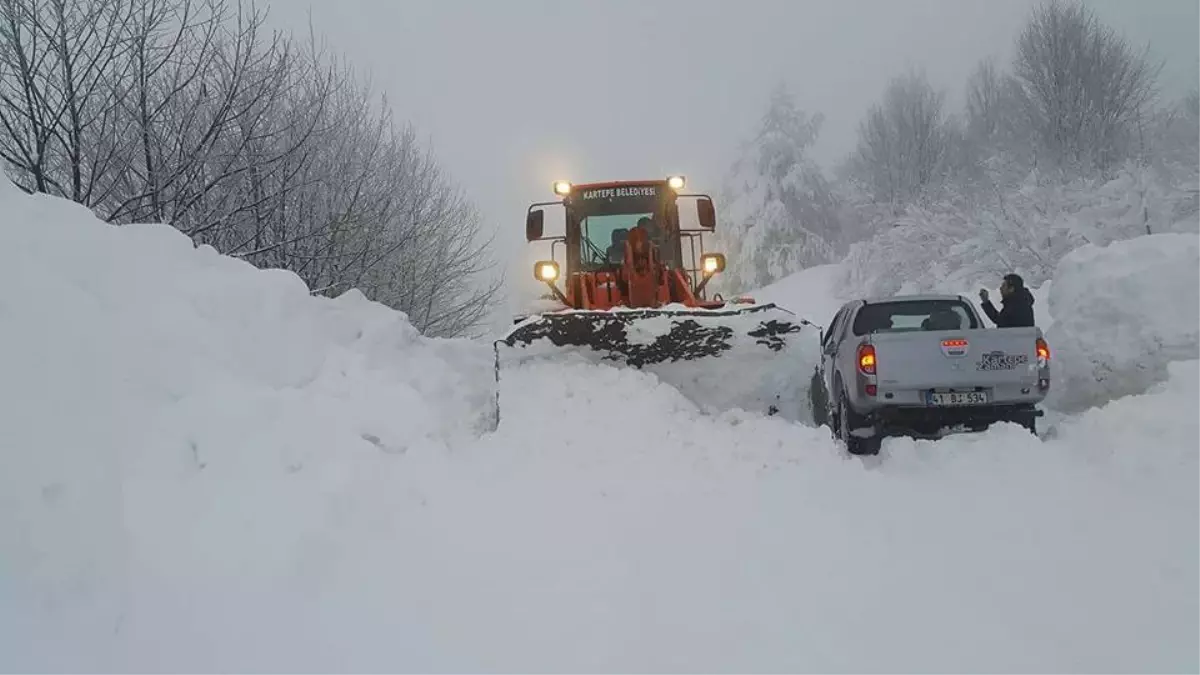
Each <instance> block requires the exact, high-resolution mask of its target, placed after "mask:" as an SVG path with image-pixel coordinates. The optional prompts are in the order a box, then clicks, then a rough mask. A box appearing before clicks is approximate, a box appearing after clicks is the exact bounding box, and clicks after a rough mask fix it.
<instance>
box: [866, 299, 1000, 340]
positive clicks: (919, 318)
mask: <svg viewBox="0 0 1200 675" xmlns="http://www.w3.org/2000/svg"><path fill="white" fill-rule="evenodd" d="M978 327H979V324H978V323H977V322H976V320H975V313H974V312H972V311H971V309H970V308H969V307H967V305H966V303H964V302H962V301H961V300H898V301H896V302H883V303H878V304H871V305H866V306H865V307H861V308H859V310H858V314H856V315H855V317H854V326H853V327H852V329H853V331H854V334H855V335H867V334H868V333H900V332H909V331H922V330H966V329H971V328H978Z"/></svg>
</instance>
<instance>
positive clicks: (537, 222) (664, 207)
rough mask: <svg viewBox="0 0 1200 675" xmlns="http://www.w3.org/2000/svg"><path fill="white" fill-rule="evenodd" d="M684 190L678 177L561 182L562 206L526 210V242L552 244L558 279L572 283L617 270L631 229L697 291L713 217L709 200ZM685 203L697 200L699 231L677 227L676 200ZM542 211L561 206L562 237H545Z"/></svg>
mask: <svg viewBox="0 0 1200 675" xmlns="http://www.w3.org/2000/svg"><path fill="white" fill-rule="evenodd" d="M683 188H684V179H683V177H681V176H672V177H669V178H666V179H660V180H645V181H614V182H604V183H588V184H579V185H571V184H570V183H566V182H565V181H560V182H557V183H555V184H554V191H555V193H556V194H558V195H560V196H561V197H562V200H561V201H560V202H546V203H541V204H534V205H532V206H531V207H530V211H529V213H528V216H527V218H526V239H527V240H528V241H531V242H532V241H538V240H546V239H552V240H553V241H554V243H553V245H552V247H551V252H552V257H554V258H556V259H559V260H561V259H562V258H560V257H559V256H560V255H561V256H562V257H564V258H565V262H566V265H565V269H564V270H563V271H562V275H563V276H564V277H570V276H571V275H574V274H579V273H587V272H601V271H605V270H613V269H615V268H618V267H620V266H621V264H622V262H623V256H624V241H625V240H626V239H627V238H628V237H629V234H630V233H631V232H633V231H634V230H635V229H641V230H644V231H645V233H646V234H647V236H648V239H649V240H650V242H651V243H653V244H654V245H655V247H656V248H657V249H658V254H659V258H660V259H661V260H662V262H664V263H665V264H666V265H667V266H668V267H669V268H672V269H678V270H681V271H683V272H684V273H685V275H687V276H688V277H690V280H691V283H692V284H693V286H698V285H700V283H701V281H702V279H703V277H704V276H705V273H704V270H703V269H702V267H703V264H704V263H703V262H702V260H701V258H702V257H703V252H704V250H703V235H704V234H706V233H707V234H711V233H712V232H713V231H714V230H715V228H716V215H715V210H714V208H713V204H712V199H711V198H710V197H709V196H707V195H687V194H683ZM684 198H691V199H694V200H696V206H695V207H693V208H695V209H696V216H695V220H696V222H697V223H698V225H699V227H691V228H689V227H687V226H686V225H682V226H681V222H680V220H681V219H680V200H681V199H684ZM545 206H562V208H563V223H564V233H563V236H561V237H545V236H543V234H544V233H543V229H544V228H543V223H544V212H543V211H541V210H540V209H538V207H545ZM535 209H536V210H535ZM560 245H561V246H560ZM560 248H561V250H560ZM721 267H722V268H723V267H724V265H723V258H722V265H721Z"/></svg>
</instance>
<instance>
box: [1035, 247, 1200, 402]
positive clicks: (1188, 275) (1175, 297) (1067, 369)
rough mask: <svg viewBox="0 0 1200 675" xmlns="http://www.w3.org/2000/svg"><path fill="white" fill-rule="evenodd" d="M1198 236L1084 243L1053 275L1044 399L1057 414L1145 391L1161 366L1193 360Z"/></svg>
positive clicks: (1199, 319)
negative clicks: (1049, 371) (1049, 369)
mask: <svg viewBox="0 0 1200 675" xmlns="http://www.w3.org/2000/svg"><path fill="white" fill-rule="evenodd" d="M1198 242H1200V237H1197V236H1196V235H1194V234H1156V235H1147V236H1142V237H1137V238H1135V239H1130V240H1125V241H1115V242H1113V243H1111V244H1109V245H1107V246H1103V247H1100V246H1092V245H1088V246H1084V247H1082V248H1079V249H1077V250H1075V251H1074V252H1072V253H1071V254H1070V255H1068V256H1067V257H1065V258H1064V259H1063V260H1062V261H1061V262H1060V263H1059V265H1058V268H1057V270H1056V272H1055V275H1054V285H1053V288H1052V289H1051V292H1050V297H1049V303H1050V312H1051V313H1052V314H1053V315H1054V317H1055V325H1054V326H1052V327H1051V328H1050V329H1049V330H1047V331H1046V339H1047V341H1048V342H1049V344H1050V348H1051V351H1052V352H1053V354H1054V358H1053V360H1052V365H1053V377H1054V379H1055V381H1054V385H1053V387H1052V389H1051V394H1050V397H1049V398H1048V399H1047V405H1048V406H1051V407H1053V408H1056V409H1058V410H1061V411H1065V412H1073V411H1079V410H1082V409H1084V408H1087V407H1089V406H1095V405H1100V404H1103V403H1104V402H1106V401H1109V400H1112V399H1115V398H1118V397H1120V396H1126V395H1129V394H1136V393H1140V392H1143V391H1145V390H1146V389H1147V388H1148V387H1149V386H1151V385H1152V384H1154V383H1156V382H1160V381H1162V380H1164V379H1165V378H1166V373H1167V370H1166V369H1167V364H1168V363H1170V362H1171V361H1176V360H1181V359H1196V358H1200V247H1198Z"/></svg>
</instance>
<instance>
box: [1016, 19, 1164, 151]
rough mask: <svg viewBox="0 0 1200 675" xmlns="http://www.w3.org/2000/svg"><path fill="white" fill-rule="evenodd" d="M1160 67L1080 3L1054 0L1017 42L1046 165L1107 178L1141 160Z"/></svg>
mask: <svg viewBox="0 0 1200 675" xmlns="http://www.w3.org/2000/svg"><path fill="white" fill-rule="evenodd" d="M1161 67H1162V66H1161V64H1154V63H1151V62H1150V60H1149V58H1148V51H1147V50H1142V51H1138V50H1135V49H1134V47H1133V46H1132V45H1131V44H1129V42H1128V41H1126V40H1125V39H1124V38H1123V37H1121V36H1120V35H1118V34H1117V33H1116V32H1114V31H1113V30H1112V29H1111V28H1109V27H1108V26H1105V25H1104V24H1103V23H1101V22H1100V20H1099V19H1098V18H1097V16H1096V13H1095V12H1094V11H1093V10H1090V9H1087V8H1085V7H1084V6H1083V5H1082V4H1081V3H1080V2H1079V1H1078V0H1070V1H1066V2H1064V1H1063V0H1048V1H1047V2H1045V3H1044V4H1043V5H1041V6H1040V7H1038V8H1037V9H1036V10H1035V11H1034V13H1033V14H1032V16H1031V17H1030V19H1029V21H1028V22H1027V24H1026V25H1025V28H1024V30H1023V31H1022V32H1021V34H1020V36H1019V37H1018V38H1017V43H1016V56H1015V57H1014V60H1013V76H1014V77H1015V79H1016V81H1017V82H1018V83H1019V84H1020V88H1021V93H1022V95H1023V101H1024V104H1025V109H1026V115H1027V118H1028V119H1029V120H1030V122H1031V128H1030V131H1031V132H1032V135H1033V138H1034V139H1035V140H1036V142H1037V145H1038V149H1039V151H1040V157H1039V160H1040V161H1044V162H1048V163H1051V164H1052V165H1054V166H1055V167H1057V168H1065V169H1068V170H1072V171H1083V172H1090V171H1105V170H1108V169H1110V168H1113V167H1116V166H1120V165H1121V163H1122V162H1124V160H1125V159H1126V158H1128V157H1130V156H1132V155H1133V154H1134V153H1135V149H1136V147H1137V137H1138V130H1139V127H1140V125H1141V123H1142V122H1143V121H1144V120H1145V117H1146V116H1147V115H1148V114H1149V113H1150V110H1149V106H1150V105H1151V104H1152V103H1153V101H1154V98H1155V95H1156V79H1157V77H1158V73H1159V71H1160V70H1161Z"/></svg>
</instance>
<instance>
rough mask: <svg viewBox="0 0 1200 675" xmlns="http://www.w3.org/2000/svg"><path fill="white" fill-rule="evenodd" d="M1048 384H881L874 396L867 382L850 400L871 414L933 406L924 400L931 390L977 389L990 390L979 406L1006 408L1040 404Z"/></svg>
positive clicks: (859, 387)
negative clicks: (949, 385)
mask: <svg viewBox="0 0 1200 675" xmlns="http://www.w3.org/2000/svg"><path fill="white" fill-rule="evenodd" d="M1045 384H1046V386H1044V387H1039V385H1038V380H1036V379H1031V380H1028V381H1024V382H1013V383H1005V384H998V385H982V386H978V387H972V386H954V387H941V386H933V385H929V386H922V387H911V386H910V387H904V388H902V389H901V388H896V387H888V386H886V385H879V386H878V388H877V390H876V392H875V395H874V396H868V395H867V392H866V386H865V385H866V383H864V382H860V383H859V386H858V390H857V391H855V392H854V395H853V398H852V399H851V401H850V402H851V403H852V404H853V405H854V409H855V410H858V411H860V412H862V413H864V414H866V413H871V412H873V411H875V410H884V409H889V408H919V409H922V410H926V409H930V407H929V406H928V405H927V404H926V402H925V394H926V393H927V392H928V391H930V390H931V389H933V390H936V391H956V392H968V391H976V390H987V391H988V393H989V401H988V403H986V404H982V405H981V406H979V407H1004V406H1014V405H1036V404H1038V403H1041V402H1042V401H1043V400H1044V399H1045V398H1046V394H1047V393H1048V392H1049V390H1050V389H1049V382H1046V383H1045ZM934 409H936V410H943V409H954V410H957V409H959V407H958V406H955V407H953V408H934Z"/></svg>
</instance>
